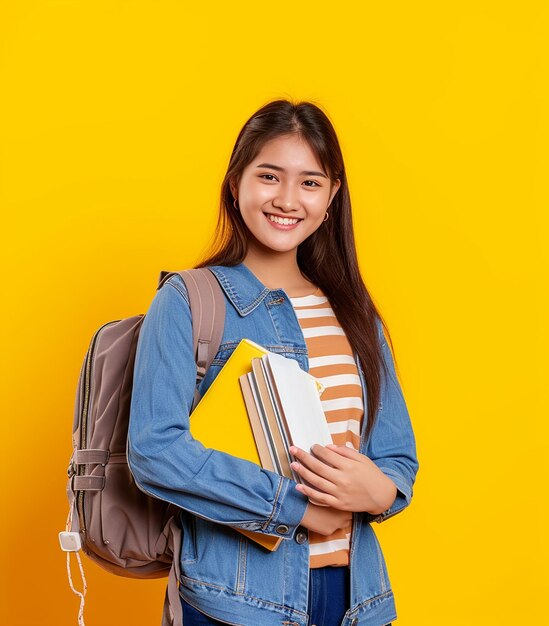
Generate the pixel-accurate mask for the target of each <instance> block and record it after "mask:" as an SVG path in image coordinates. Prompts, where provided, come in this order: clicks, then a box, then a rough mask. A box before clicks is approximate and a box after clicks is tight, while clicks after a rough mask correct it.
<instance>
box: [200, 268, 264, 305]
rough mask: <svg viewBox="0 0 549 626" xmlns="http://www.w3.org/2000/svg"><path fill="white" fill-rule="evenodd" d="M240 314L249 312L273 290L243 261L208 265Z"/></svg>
mask: <svg viewBox="0 0 549 626" xmlns="http://www.w3.org/2000/svg"><path fill="white" fill-rule="evenodd" d="M208 269H210V270H211V271H212V272H213V273H214V274H215V276H216V278H217V279H218V281H219V284H220V285H221V287H222V288H223V291H224V292H225V293H226V294H227V297H228V298H229V300H230V301H231V302H232V304H233V306H234V307H235V308H236V310H237V311H238V312H239V313H240V315H242V316H244V315H248V313H251V312H252V311H253V310H254V309H255V308H256V307H257V306H258V305H259V304H260V303H261V302H262V301H263V300H264V298H265V297H266V296H267V295H268V294H269V293H271V292H272V291H273V290H272V289H269V288H268V287H266V286H265V285H264V284H263V283H262V282H261V281H260V280H259V278H257V276H256V275H255V274H254V273H253V272H252V271H251V270H250V269H249V268H248V267H247V266H246V265H244V263H239V264H238V265H232V266H227V265H210V266H208Z"/></svg>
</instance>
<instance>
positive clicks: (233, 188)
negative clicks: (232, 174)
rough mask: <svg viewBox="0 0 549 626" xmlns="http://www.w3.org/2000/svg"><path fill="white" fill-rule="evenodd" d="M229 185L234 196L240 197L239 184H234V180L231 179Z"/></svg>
mask: <svg viewBox="0 0 549 626" xmlns="http://www.w3.org/2000/svg"><path fill="white" fill-rule="evenodd" d="M229 187H230V189H231V193H232V194H233V198H238V189H237V186H236V185H235V184H234V181H232V180H231V181H230V182H229Z"/></svg>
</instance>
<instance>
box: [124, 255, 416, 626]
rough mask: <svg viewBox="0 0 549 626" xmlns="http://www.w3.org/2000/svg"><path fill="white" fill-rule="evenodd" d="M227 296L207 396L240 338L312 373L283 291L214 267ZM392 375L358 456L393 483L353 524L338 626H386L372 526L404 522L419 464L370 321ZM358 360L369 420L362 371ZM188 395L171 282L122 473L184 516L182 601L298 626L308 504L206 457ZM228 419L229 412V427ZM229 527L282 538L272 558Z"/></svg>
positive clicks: (241, 619) (388, 613)
mask: <svg viewBox="0 0 549 626" xmlns="http://www.w3.org/2000/svg"><path fill="white" fill-rule="evenodd" d="M210 269H211V270H212V271H213V272H214V274H215V276H216V277H217V279H218V281H219V283H220V284H221V286H222V288H223V292H224V295H225V297H226V319H225V328H224V333H223V337H222V341H221V345H220V347H219V350H218V352H217V354H216V356H215V359H214V360H213V362H212V364H211V366H210V368H209V369H208V371H207V372H206V376H205V377H204V379H203V380H202V382H201V383H200V387H199V391H200V393H201V394H202V395H203V394H204V393H205V392H206V390H207V389H208V387H209V386H210V384H211V383H212V381H213V380H214V378H215V377H216V376H217V374H218V373H219V371H220V370H221V368H222V367H223V365H224V363H225V362H226V361H227V359H228V358H229V356H230V355H231V353H232V351H233V350H234V349H235V348H236V346H237V345H238V343H239V341H240V339H242V338H243V337H247V338H249V339H251V340H253V341H255V342H257V343H259V344H261V345H263V346H264V347H266V348H267V349H268V350H271V351H273V352H278V353H280V354H282V355H284V356H286V357H289V358H291V359H295V360H296V361H297V362H298V363H299V365H300V367H301V368H302V369H304V370H305V371H308V370H309V361H308V355H307V347H306V344H305V339H304V336H303V332H302V330H301V327H300V325H299V322H298V319H297V316H296V314H295V311H294V309H293V306H292V303H291V302H290V300H289V297H288V294H287V293H286V292H285V291H284V290H282V289H269V288H267V287H266V286H265V285H263V284H262V283H261V282H260V281H259V279H258V278H257V277H256V276H255V275H254V274H253V273H252V272H251V270H250V269H248V267H247V266H246V265H244V264H243V263H240V264H239V265H236V266H234V267H225V266H212V267H210ZM378 328H379V341H380V342H381V345H382V351H383V355H384V359H385V361H386V363H387V365H388V369H389V376H388V378H385V377H383V376H382V381H383V383H382V393H381V400H380V404H379V410H378V416H377V421H376V425H375V427H374V429H373V431H372V432H371V434H370V436H369V438H368V439H367V440H365V437H364V429H365V426H366V419H367V415H365V418H364V422H363V429H362V438H361V443H360V452H362V453H363V454H366V455H367V456H368V457H369V458H370V459H371V460H372V461H373V462H374V463H376V465H377V466H378V467H379V468H380V469H381V470H382V471H383V472H384V473H385V474H386V475H387V476H388V477H389V478H391V480H392V481H393V482H394V483H395V485H396V487H397V496H396V499H395V500H394V502H393V504H392V505H391V506H390V508H388V509H387V510H386V511H384V512H383V513H381V514H380V515H372V514H370V513H354V514H353V533H352V538H351V548H350V575H351V597H350V609H349V610H348V612H347V614H346V616H345V619H344V621H343V622H342V626H359V625H364V626H384V625H385V624H387V623H389V622H391V621H392V620H394V619H396V608H395V602H394V597H393V591H392V589H391V583H390V581H389V577H388V574H387V568H386V564H385V560H384V557H383V554H382V551H381V547H380V544H379V542H378V539H377V537H376V535H375V532H374V529H373V527H372V522H373V521H375V522H378V523H380V522H383V521H384V520H386V519H388V518H390V517H392V516H393V515H396V514H397V513H399V512H400V511H402V510H403V509H404V508H405V507H406V506H408V504H410V501H411V498H412V487H413V484H414V481H415V477H416V473H417V471H418V468H419V464H418V461H417V456H416V445H415V438H414V433H413V430H412V425H411V422H410V418H409V415H408V411H407V408H406V404H405V400H404V398H403V395H402V392H401V389H400V386H399V383H398V381H397V377H396V375H395V370H394V364H393V359H392V356H391V352H390V349H389V347H388V345H387V343H386V341H385V337H384V335H383V332H382V330H381V324H380V322H379V320H378ZM354 354H355V361H356V363H357V367H358V372H359V377H360V380H361V383H362V389H363V401H364V410H365V411H366V385H365V381H364V372H363V370H362V367H361V366H360V362H359V359H358V357H357V355H356V353H354ZM195 385H196V366H195V359H194V355H193V338H192V325H191V314H190V307H189V301H188V295H187V291H186V288H185V284H184V282H183V280H182V279H181V277H180V276H178V275H174V276H171V277H170V278H169V279H168V280H167V281H166V282H165V283H164V284H163V286H162V287H161V288H160V289H159V290H158V291H157V292H156V294H155V297H154V299H153V300H152V302H151V305H150V307H149V310H148V312H147V314H146V316H145V319H144V320H143V324H142V326H141V330H140V335H139V340H138V346H137V353H136V361H135V369H134V382H133V391H132V400H131V411H130V427H129V435H128V462H129V465H130V468H131V471H132V473H133V475H134V477H135V480H136V482H137V484H138V486H139V487H140V488H141V489H142V490H144V491H145V492H147V493H149V494H151V495H154V496H156V497H158V498H161V499H163V500H166V501H169V502H172V503H174V504H176V505H177V506H178V507H180V508H181V514H180V523H181V527H182V531H183V537H182V547H181V554H180V566H181V577H180V581H179V583H180V586H179V592H180V594H181V596H182V597H183V598H184V599H185V600H186V601H187V602H189V603H191V604H192V605H194V606H195V607H197V608H198V609H200V610H202V611H203V612H205V613H207V614H209V615H211V616H212V617H214V618H215V619H218V620H221V621H226V622H228V623H230V624H242V625H251V624H253V625H254V626H275V625H276V626H282V625H284V626H291V625H295V626H306V624H307V620H308V615H307V600H308V584H309V545H308V541H307V531H306V529H305V528H304V527H302V526H300V522H301V519H302V517H303V515H304V513H305V509H306V506H307V502H308V501H307V499H306V497H305V496H304V495H302V494H301V493H299V491H297V490H296V489H295V482H294V481H292V480H290V479H288V478H285V477H282V476H279V475H278V474H275V473H273V472H271V471H268V470H265V469H262V468H261V467H259V466H258V465H256V464H255V463H251V462H249V461H246V460H244V459H239V458H236V457H234V456H231V455H229V454H226V453H224V452H221V451H218V450H213V449H208V448H205V447H204V446H203V445H202V444H201V443H200V441H198V440H196V439H194V438H193V436H192V434H191V432H190V430H189V412H190V408H191V405H192V401H193V396H194V391H195ZM230 413H231V408H230V406H228V407H227V419H230ZM232 527H236V528H244V529H249V530H254V531H257V532H260V533H266V534H269V535H275V536H279V537H282V538H283V539H284V541H282V543H281V545H280V546H279V548H278V549H277V550H276V551H274V552H269V551H267V550H265V549H264V548H262V547H260V546H259V545H257V544H256V543H255V542H252V541H249V540H248V539H246V538H245V537H244V536H243V535H242V534H241V533H238V532H236V531H235V530H233V528H232Z"/></svg>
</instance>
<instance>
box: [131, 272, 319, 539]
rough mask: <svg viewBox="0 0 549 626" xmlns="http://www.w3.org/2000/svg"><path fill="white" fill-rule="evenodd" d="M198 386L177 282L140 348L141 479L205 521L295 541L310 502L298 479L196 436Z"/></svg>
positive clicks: (161, 299)
mask: <svg viewBox="0 0 549 626" xmlns="http://www.w3.org/2000/svg"><path fill="white" fill-rule="evenodd" d="M195 385H196V364H195V359H194V354H193V335H192V321H191V311H190V306H189V303H188V296H187V294H186V290H185V287H184V283H183V281H182V280H181V279H179V281H178V282H175V281H173V280H172V278H170V279H169V280H168V281H166V283H164V285H163V286H162V287H161V288H160V289H159V290H158V291H157V292H156V294H155V297H154V299H153V300H152V302H151V305H150V307H149V310H148V311H147V314H146V315H145V318H144V320H143V323H142V326H141V329H140V333H139V338H138V343H137V351H136V358H135V365H134V380H133V389H132V398H131V407H130V424H129V431H128V447H127V456H128V464H129V467H130V470H131V472H132V474H133V476H134V479H135V481H136V483H137V485H138V487H139V488H140V489H142V490H143V491H144V492H146V493H148V494H150V495H152V496H155V497H157V498H160V499H162V500H165V501H168V502H171V503H173V504H175V505H177V506H179V507H180V508H183V509H186V510H187V511H190V512H192V513H194V514H195V515H198V516H200V517H203V518H205V519H208V520H211V521H214V522H217V523H220V524H228V525H231V526H235V527H238V528H244V529H248V530H254V531H258V532H263V533H265V534H272V535H276V536H282V537H293V535H294V533H295V530H296V527H297V526H298V525H299V523H300V522H301V519H302V517H303V515H304V513H305V509H306V507H307V502H308V501H307V498H306V497H305V496H304V495H303V494H300V493H299V492H298V491H297V490H296V489H295V488H294V487H295V483H294V482H293V481H291V480H289V479H287V478H284V477H282V476H279V475H278V474H275V473H273V472H270V471H267V470H263V469H262V468H261V467H260V466H259V465H256V464H255V463H251V462H249V461H247V460H244V459H240V458H237V457H234V456H232V455H229V454H226V453H224V452H221V451H218V450H213V449H209V448H205V447H204V446H203V445H202V443H200V441H198V440H196V439H194V438H193V436H192V434H191V432H190V430H189V413H190V409H191V406H192V401H193V397H194V391H195Z"/></svg>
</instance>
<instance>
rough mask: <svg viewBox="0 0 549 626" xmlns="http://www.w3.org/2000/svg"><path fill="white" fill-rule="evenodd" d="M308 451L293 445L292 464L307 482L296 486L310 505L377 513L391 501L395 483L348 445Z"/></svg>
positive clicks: (316, 447) (387, 506)
mask: <svg viewBox="0 0 549 626" xmlns="http://www.w3.org/2000/svg"><path fill="white" fill-rule="evenodd" d="M311 451H312V452H313V454H309V453H308V452H305V450H302V449H301V448H297V447H295V446H292V447H291V448H290V452H291V453H292V455H293V456H294V457H295V458H296V459H297V462H296V461H294V462H293V463H292V464H291V466H292V468H293V470H294V471H295V472H297V473H298V474H299V475H300V476H301V477H302V478H303V479H304V480H305V481H307V483H308V484H309V485H310V486H309V485H303V484H301V483H298V484H297V487H296V489H298V490H299V491H300V492H301V493H303V494H304V495H306V496H307V497H308V498H309V501H310V502H312V503H313V504H317V505H324V506H331V507H333V508H335V509H340V510H342V511H354V512H358V511H367V512H368V513H372V514H373V515H379V514H380V513H382V512H383V511H385V510H386V509H388V508H389V507H390V506H391V505H392V504H393V502H394V500H395V498H396V494H397V488H396V485H395V483H394V482H393V481H392V480H391V479H390V478H389V477H388V476H387V475H386V474H384V473H383V472H382V471H381V470H380V469H379V467H378V466H377V465H376V464H375V463H374V462H373V461H372V460H371V459H369V458H368V457H367V456H366V455H364V454H361V453H360V452H357V451H356V450H353V449H352V448H349V447H347V446H335V445H328V446H321V445H319V444H316V445H314V446H313V447H312V448H311Z"/></svg>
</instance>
